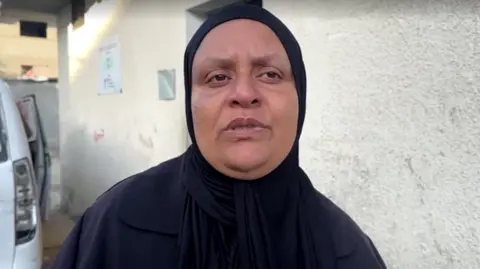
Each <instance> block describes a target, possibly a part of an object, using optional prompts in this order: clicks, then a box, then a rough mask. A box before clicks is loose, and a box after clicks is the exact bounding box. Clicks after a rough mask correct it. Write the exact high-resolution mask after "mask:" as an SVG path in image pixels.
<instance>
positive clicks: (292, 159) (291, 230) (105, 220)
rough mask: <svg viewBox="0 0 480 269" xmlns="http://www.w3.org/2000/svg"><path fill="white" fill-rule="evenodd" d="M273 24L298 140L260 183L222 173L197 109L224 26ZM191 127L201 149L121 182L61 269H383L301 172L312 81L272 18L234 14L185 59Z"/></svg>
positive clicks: (203, 30) (88, 219)
mask: <svg viewBox="0 0 480 269" xmlns="http://www.w3.org/2000/svg"><path fill="white" fill-rule="evenodd" d="M239 18H246V19H252V20H256V21H259V22H262V23H264V24H265V25H267V26H268V27H270V28H271V29H272V30H273V32H275V33H276V35H277V36H278V37H279V39H280V41H281V42H282V44H283V45H284V47H285V50H286V52H287V54H288V57H289V59H290V63H291V67H292V70H293V75H294V78H295V85H296V89H297V94H298V99H299V119H298V129H297V138H296V139H297V140H296V143H295V144H294V147H293V148H292V151H291V152H290V154H289V155H288V156H287V158H286V159H285V160H284V161H283V162H282V164H280V166H279V167H278V168H277V169H275V170H274V171H273V172H271V173H270V174H269V175H267V176H265V177H263V178H261V179H258V180H255V181H241V180H235V179H232V178H229V177H226V176H224V175H222V174H220V173H219V172H218V171H216V170H215V169H214V168H213V167H212V166H210V165H209V164H208V162H207V161H206V160H205V159H204V158H203V156H202V154H201V152H200V151H199V149H198V148H197V146H196V144H195V135H194V133H193V124H192V115H191V110H190V101H191V100H190V97H191V96H190V94H191V69H192V62H193V57H194V56H195V53H196V50H197V48H198V47H199V45H200V43H201V42H202V40H203V38H204V37H205V36H206V35H207V34H208V32H209V31H210V30H211V29H213V28H214V27H216V26H217V25H219V24H222V23H224V22H226V21H230V20H233V19H239ZM184 60H185V62H184V66H185V70H184V75H185V76H184V77H185V88H186V94H185V96H186V103H185V107H186V115H187V124H188V129H189V133H190V136H191V138H192V141H193V145H192V146H191V147H190V148H189V149H188V150H187V151H186V152H185V153H184V154H182V155H181V156H180V157H177V158H175V159H172V160H169V161H167V162H164V163H162V164H160V165H159V166H157V167H154V168H152V169H150V170H148V171H146V172H143V173H140V174H138V175H135V176H133V177H131V178H129V179H126V180H124V181H122V182H121V183H119V184H117V186H115V187H113V188H112V189H110V190H109V191H107V192H106V193H105V194H104V195H102V196H101V197H100V198H99V199H98V200H97V201H96V202H95V204H94V205H93V206H92V207H90V208H89V209H88V210H87V211H86V212H85V214H84V216H83V217H82V219H81V220H80V221H79V222H78V223H77V225H76V226H75V228H74V230H73V231H72V233H71V234H70V236H69V237H68V239H67V240H66V242H65V244H64V245H63V247H62V249H61V251H60V253H59V255H58V258H57V260H56V261H55V264H54V266H53V268H54V269H70V268H81V269H83V268H85V269H87V268H88V269H100V268H112V269H113V268H118V269H124V268H125V269H127V268H142V269H143V268H145V269H148V268H152V269H153V268H162V269H163V268H165V269H169V268H171V269H174V268H180V269H207V268H209V269H228V268H242V269H277V268H285V269H297V268H302V269H382V268H386V266H385V264H384V263H383V261H382V259H381V258H380V256H379V254H378V252H377V251H376V249H375V247H374V246H373V244H372V242H371V241H370V239H369V238H368V236H366V235H365V234H364V233H363V232H362V231H361V230H360V229H359V227H358V226H357V225H356V224H355V223H354V222H353V221H352V220H351V219H350V218H349V217H348V216H347V215H346V214H345V213H344V212H343V211H341V210H340V209H339V208H338V207H336V206H335V205H334V204H333V203H332V202H330V201H329V200H328V199H327V198H325V197H324V196H323V195H321V194H320V193H318V192H317V191H316V190H315V189H314V188H313V186H312V184H311V183H310V180H309V179H308V177H307V175H306V174H305V173H304V172H303V171H302V169H301V168H300V167H299V165H298V139H299V137H300V134H301V130H302V125H303V120H304V116H305V99H306V78H305V69H304V65H303V60H302V55H301V51H300V47H299V45H298V43H297V41H296V40H295V38H294V37H293V35H292V34H291V33H290V31H289V30H288V29H287V27H286V26H285V25H283V23H281V22H280V21H279V20H278V19H277V18H276V17H274V16H273V15H272V14H270V13H269V12H267V11H266V10H264V9H261V8H257V7H251V6H237V7H230V8H227V9H224V10H221V11H220V12H218V13H216V14H215V15H213V16H212V17H211V18H209V19H208V20H207V21H206V22H205V23H204V24H203V25H202V26H201V27H200V29H199V30H198V31H197V33H196V34H195V35H194V37H193V38H192V40H191V42H190V43H189V45H188V47H187V50H186V52H185V59H184Z"/></svg>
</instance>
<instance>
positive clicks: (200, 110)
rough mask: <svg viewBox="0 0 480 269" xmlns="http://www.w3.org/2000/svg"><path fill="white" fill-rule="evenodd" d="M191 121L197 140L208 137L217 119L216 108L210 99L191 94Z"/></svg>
mask: <svg viewBox="0 0 480 269" xmlns="http://www.w3.org/2000/svg"><path fill="white" fill-rule="evenodd" d="M191 107H192V120H193V127H194V129H195V136H196V137H197V139H202V136H208V133H210V132H212V131H213V130H214V126H215V123H216V121H217V119H218V108H217V107H218V106H217V105H215V104H213V102H212V101H211V100H210V98H205V97H204V96H202V95H198V94H197V95H195V94H192V106H191Z"/></svg>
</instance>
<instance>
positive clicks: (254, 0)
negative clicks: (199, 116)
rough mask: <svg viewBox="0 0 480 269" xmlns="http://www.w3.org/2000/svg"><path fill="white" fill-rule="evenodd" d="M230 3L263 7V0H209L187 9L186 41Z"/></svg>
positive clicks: (188, 142) (186, 130)
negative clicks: (210, 16)
mask: <svg viewBox="0 0 480 269" xmlns="http://www.w3.org/2000/svg"><path fill="white" fill-rule="evenodd" d="M230 5H254V6H259V7H263V0H210V1H206V2H204V3H202V4H200V5H196V6H194V7H191V8H189V9H187V14H186V19H187V29H186V30H187V31H186V33H187V42H188V41H190V39H191V38H192V37H193V34H195V32H196V31H197V30H198V28H199V27H200V26H201V25H202V23H203V22H204V21H205V20H206V19H207V18H208V16H209V15H210V14H212V13H214V12H215V11H218V10H219V9H221V8H224V7H227V6H230ZM185 133H186V148H188V146H190V144H192V141H191V139H190V135H189V134H188V129H187V127H186V126H185Z"/></svg>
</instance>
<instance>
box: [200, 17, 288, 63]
mask: <svg viewBox="0 0 480 269" xmlns="http://www.w3.org/2000/svg"><path fill="white" fill-rule="evenodd" d="M266 55H269V56H270V55H275V56H276V57H281V58H284V59H287V60H288V57H287V53H286V51H285V48H284V47H283V45H282V43H281V42H280V40H279V38H278V37H277V35H276V34H275V33H274V32H273V31H272V30H271V29H270V28H269V27H268V26H266V25H265V24H263V23H260V22H257V21H253V20H248V19H237V20H232V21H228V22H225V23H223V24H220V25H218V26H217V27H215V28H213V29H212V30H211V31H210V32H209V33H208V34H207V35H206V36H205V38H204V39H203V41H202V43H201V44H200V47H199V48H198V50H197V53H196V54H195V58H194V65H195V63H198V62H201V61H203V60H205V59H208V58H211V57H218V58H229V59H232V58H239V57H264V56H266Z"/></svg>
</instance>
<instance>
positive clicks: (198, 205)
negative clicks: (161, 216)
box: [178, 5, 333, 269]
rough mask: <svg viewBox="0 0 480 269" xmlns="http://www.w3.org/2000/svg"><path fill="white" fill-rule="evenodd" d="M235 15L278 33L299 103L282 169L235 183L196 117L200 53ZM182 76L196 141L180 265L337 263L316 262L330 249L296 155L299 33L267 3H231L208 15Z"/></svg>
mask: <svg viewBox="0 0 480 269" xmlns="http://www.w3.org/2000/svg"><path fill="white" fill-rule="evenodd" d="M235 19H250V20H254V21H258V22H261V23H263V24H265V25H266V26H268V27H269V28H270V29H271V30H272V31H273V32H274V33H275V34H276V35H277V36H278V38H279V39H280V42H281V43H282V44H283V46H284V48H285V50H286V52H287V55H288V58H289V60H290V65H291V70H292V72H293V77H294V79H295V86H296V90H297V94H298V102H299V116H298V124H297V136H296V140H295V143H294V146H293V148H292V150H291V152H290V153H289V154H288V156H287V157H286V159H285V160H284V161H283V162H282V163H281V164H280V166H279V167H278V168H277V169H275V170H274V171H273V172H271V173H270V174H268V175H267V176H265V177H263V178H260V179H258V180H254V181H242V180H235V179H233V178H229V177H227V176H225V175H223V174H221V173H220V172H218V171H216V170H215V169H214V168H213V167H212V166H211V165H210V164H209V163H208V162H207V161H206V160H205V158H204V157H203V156H202V154H201V152H200V150H199V148H198V147H197V145H196V140H195V134H194V128H193V122H192V111H191V90H192V63H193V59H194V56H195V54H196V52H197V49H198V48H199V46H200V44H201V43H202V40H203V39H204V38H205V36H206V35H207V34H208V33H209V32H210V31H211V30H212V29H213V28H215V27H216V26H218V25H220V24H222V23H225V22H227V21H231V20H235ZM226 38H228V37H226ZM184 79H185V89H186V93H185V110H186V117H187V125H188V131H189V134H190V137H191V140H192V143H193V144H192V145H191V146H190V148H189V149H188V150H187V153H186V159H185V164H184V174H183V176H182V180H183V183H184V185H185V186H186V189H187V194H186V198H185V206H184V212H183V218H182V224H181V230H180V234H179V239H178V249H179V252H178V255H179V257H178V258H179V265H180V268H181V269H206V268H209V269H227V268H248V269H254V268H257V269H278V268H292V269H294V268H299V269H300V268H302V269H313V268H323V269H329V268H333V267H332V266H330V265H331V261H320V260H319V259H318V256H319V255H318V253H316V251H318V249H319V248H320V249H324V251H330V250H329V247H328V246H327V244H328V242H327V241H328V239H325V240H320V241H322V242H315V241H316V240H315V239H313V238H315V237H313V238H312V236H311V229H312V227H311V225H310V223H309V221H308V216H307V215H308V214H307V213H306V206H305V201H306V200H308V199H306V198H308V197H309V196H314V195H315V192H314V189H313V186H312V185H311V183H310V181H309V179H308V177H307V176H306V174H305V173H304V172H303V171H302V169H301V168H300V167H299V160H298V140H299V138H300V134H301V131H302V126H303V122H304V118H305V102H306V75H305V67H304V63H303V59H302V54H301V50H300V46H299V44H298V42H297V41H296V39H295V37H294V36H293V34H292V33H291V32H290V31H289V29H288V28H287V27H286V26H285V25H284V24H283V23H282V22H281V21H280V20H279V19H278V18H276V17H275V16H274V15H272V14H271V13H270V12H268V11H267V10H265V9H263V8H259V7H255V6H250V5H241V6H231V7H228V8H225V9H223V10H221V11H219V12H217V13H215V14H213V15H212V16H210V17H209V18H208V19H207V21H205V22H204V23H203V25H202V26H201V27H200V29H198V30H197V32H196V33H195V35H194V36H193V38H192V39H191V41H190V43H189V44H188V46H187V49H186V51H185V58H184ZM315 228H316V229H320V227H315ZM321 245H325V246H326V247H324V248H323V247H321ZM315 246H316V248H315ZM323 254H327V253H323ZM327 256H331V257H333V255H328V254H327Z"/></svg>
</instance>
